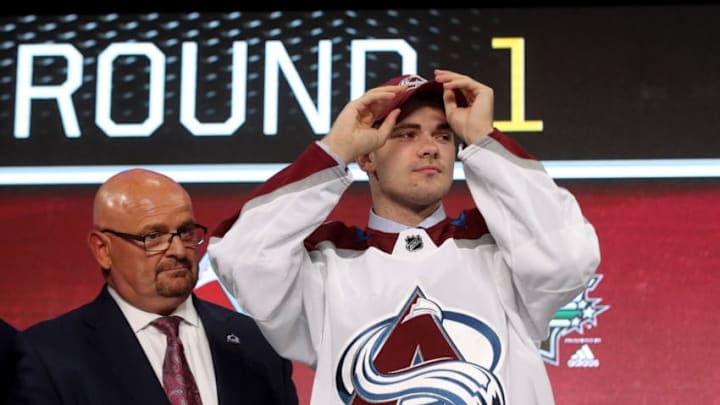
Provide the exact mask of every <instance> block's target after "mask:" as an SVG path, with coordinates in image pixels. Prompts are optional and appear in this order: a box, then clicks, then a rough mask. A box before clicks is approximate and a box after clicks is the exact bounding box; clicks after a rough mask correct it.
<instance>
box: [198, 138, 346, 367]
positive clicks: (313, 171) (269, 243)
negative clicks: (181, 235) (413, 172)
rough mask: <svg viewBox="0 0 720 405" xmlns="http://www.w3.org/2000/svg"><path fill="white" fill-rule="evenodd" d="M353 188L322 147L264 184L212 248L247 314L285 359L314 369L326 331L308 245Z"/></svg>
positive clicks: (319, 279)
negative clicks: (307, 241) (317, 349)
mask: <svg viewBox="0 0 720 405" xmlns="http://www.w3.org/2000/svg"><path fill="white" fill-rule="evenodd" d="M351 182H352V176H351V174H350V172H349V171H347V170H345V168H344V167H342V166H341V165H338V163H337V161H335V160H334V159H333V157H331V156H330V155H328V154H327V153H326V152H325V151H324V150H322V148H321V147H319V146H318V145H317V144H311V145H310V146H309V147H308V148H307V149H306V150H305V151H304V152H303V153H302V154H301V156H300V157H299V158H298V159H297V160H296V161H295V162H294V163H292V164H291V165H289V166H287V167H286V168H285V169H283V170H282V171H280V172H278V173H277V174H276V175H274V176H272V177H271V178H270V179H268V180H267V181H266V182H265V183H263V184H262V185H261V186H260V187H259V188H258V189H257V190H256V191H255V192H254V193H253V194H252V195H251V196H250V199H249V200H248V201H247V202H246V203H245V204H244V205H243V206H242V208H241V209H240V212H239V214H238V215H236V216H234V217H232V218H229V219H228V220H227V221H225V223H224V224H222V225H221V226H220V228H219V230H218V232H216V235H214V236H213V237H212V238H211V239H210V242H209V245H208V257H209V259H210V262H211V265H212V267H213V268H214V269H215V271H216V273H217V276H218V278H219V279H220V281H221V282H222V283H223V285H224V286H225V287H226V288H227V289H228V290H229V291H230V293H231V294H232V295H233V296H234V297H235V298H236V300H237V302H238V304H239V305H240V307H241V309H242V310H243V312H245V313H247V314H248V315H250V316H251V317H252V318H254V319H255V320H256V321H257V322H258V325H259V326H260V328H261V330H262V331H263V333H264V334H265V335H266V337H267V339H268V341H270V343H271V344H272V345H273V346H274V347H275V349H276V350H277V351H278V353H280V354H281V355H282V356H284V357H288V358H292V359H294V360H298V361H301V362H303V363H305V364H307V365H309V366H311V367H314V365H315V361H316V357H315V350H314V348H315V347H317V345H318V342H319V339H320V336H316V335H314V334H317V333H321V331H322V326H321V325H322V317H323V313H324V310H323V296H322V291H323V288H322V284H323V282H324V281H323V280H324V277H323V276H322V274H323V272H324V271H325V268H324V264H323V263H322V262H321V261H317V262H313V260H312V259H311V257H310V254H309V252H308V251H307V250H306V249H305V247H304V240H305V239H306V238H307V237H308V236H309V235H310V234H311V233H312V232H313V231H314V230H315V229H316V228H317V227H318V226H320V225H321V224H322V223H323V222H324V221H325V219H326V218H327V216H328V215H329V214H330V212H331V211H332V209H333V208H334V207H335V205H337V203H338V201H339V199H340V197H341V195H342V193H343V192H344V191H345V190H346V189H347V187H348V186H349V185H350V184H351Z"/></svg>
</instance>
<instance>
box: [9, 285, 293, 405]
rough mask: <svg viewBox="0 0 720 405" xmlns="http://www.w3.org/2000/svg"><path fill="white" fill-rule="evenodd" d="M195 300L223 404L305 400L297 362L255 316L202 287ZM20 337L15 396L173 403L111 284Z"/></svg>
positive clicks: (20, 400) (90, 402)
mask: <svg viewBox="0 0 720 405" xmlns="http://www.w3.org/2000/svg"><path fill="white" fill-rule="evenodd" d="M193 302H194V303H195V308H196V309H197V312H198V314H199V315H200V318H201V319H202V322H203V325H204V326H205V332H206V334H207V337H208V340H209V342H210V352H211V353H212V359H213V363H214V365H215V378H216V384H217V393H218V401H219V404H220V405H239V404H297V403H298V399H297V393H296V390H295V385H294V384H293V382H292V363H291V362H290V361H288V360H286V359H283V358H281V357H279V356H278V354H277V353H276V352H275V351H274V350H273V349H272V347H271V346H270V345H269V343H267V341H266V340H265V339H264V337H263V336H262V334H261V332H260V330H259V329H258V328H257V326H256V324H255V322H254V321H253V320H252V319H250V318H249V317H247V316H245V315H242V314H240V313H238V312H235V311H232V310H229V309H227V308H223V307H221V306H219V305H215V304H213V303H210V302H208V301H205V300H202V299H200V298H198V297H197V296H195V295H193ZM231 335H235V336H237V337H238V338H239V344H234V343H232V342H230V341H229V340H235V339H232V338H230V339H228V336H231ZM18 344H19V345H18V347H19V349H20V351H21V358H20V361H19V367H18V373H17V376H18V382H17V383H16V387H17V388H16V389H14V390H13V402H12V403H13V404H15V403H17V404H43V405H49V404H77V405H115V404H117V405H144V404H148V405H159V404H160V405H162V404H169V402H168V399H167V397H166V396H165V391H164V390H163V388H162V384H161V383H160V381H159V380H158V378H157V377H156V376H155V373H154V372H153V369H152V366H151V365H150V362H149V361H148V359H147V357H146V356H145V352H144V351H143V349H142V347H141V346H140V343H139V342H138V340H137V338H136V337H135V334H134V332H133V331H132V329H131V328H130V324H129V323H128V322H127V321H126V320H125V317H124V316H123V314H122V311H120V308H119V307H118V306H117V304H116V303H115V301H114V300H113V299H112V297H111V296H110V293H109V292H108V291H107V287H103V289H102V291H101V292H100V294H99V295H98V297H97V298H95V300H93V301H92V302H90V303H88V304H86V305H84V306H82V307H80V308H77V309H75V310H73V311H70V312H68V313H67V314H64V315H61V316H59V317H58V318H55V319H52V320H48V321H43V322H40V323H38V324H36V325H33V326H32V327H30V328H28V329H26V330H24V331H21V332H20V333H19V334H18Z"/></svg>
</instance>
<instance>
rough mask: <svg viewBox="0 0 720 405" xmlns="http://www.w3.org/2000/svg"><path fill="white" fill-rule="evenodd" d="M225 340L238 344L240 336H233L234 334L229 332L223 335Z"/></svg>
mask: <svg viewBox="0 0 720 405" xmlns="http://www.w3.org/2000/svg"><path fill="white" fill-rule="evenodd" d="M225 341H226V342H227V343H232V344H235V345H239V344H240V338H239V337H237V336H235V335H234V334H232V333H231V334H229V335H227V336H226V337H225Z"/></svg>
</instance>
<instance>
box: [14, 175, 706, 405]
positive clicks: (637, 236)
mask: <svg viewBox="0 0 720 405" xmlns="http://www.w3.org/2000/svg"><path fill="white" fill-rule="evenodd" d="M558 183H560V184H561V185H563V186H565V187H567V188H569V189H570V190H571V191H572V192H573V193H574V194H575V195H576V197H577V198H578V200H579V202H580V204H581V206H582V208H583V211H584V212H585V215H586V216H587V217H588V219H590V221H591V222H592V223H593V224H594V225H595V227H596V229H597V232H598V235H599V237H600V244H601V250H602V264H601V265H600V268H599V271H598V272H599V273H600V274H602V275H603V279H602V281H601V282H600V284H599V285H598V286H597V288H596V289H595V290H594V291H593V292H592V295H593V296H594V297H598V298H601V299H602V304H603V305H607V306H608V307H609V308H608V309H607V310H606V311H605V312H603V313H602V314H600V315H599V316H598V318H597V325H596V326H595V327H594V328H592V329H590V330H588V331H585V332H584V333H583V334H582V335H580V334H578V333H571V334H569V335H566V336H565V337H564V338H572V337H585V338H591V339H593V342H594V343H593V344H592V345H590V347H591V349H592V352H593V353H594V355H595V358H596V359H597V360H598V361H599V366H598V367H595V368H569V367H567V365H566V362H567V359H568V358H569V356H571V355H572V354H573V353H575V351H576V350H577V349H578V348H579V347H580V344H579V343H572V342H570V341H563V340H561V347H560V359H559V364H558V365H557V366H555V365H550V364H548V365H547V368H548V370H549V373H550V378H551V380H552V383H553V387H554V390H555V395H556V400H557V403H558V405H571V404H573V405H582V404H608V403H612V404H628V405H630V404H632V405H638V404H686V403H694V404H709V405H720V388H719V386H720V371H719V370H720V368H719V367H718V365H719V364H720V345H718V337H719V336H720V322H718V320H717V319H718V317H717V315H716V314H715V311H716V308H717V307H718V304H720V277H718V275H719V274H718V273H719V272H720V180H718V179H709V180H698V179H679V180H583V181H559V182H558ZM254 187H255V185H254V184H228V185H217V184H213V185H206V184H186V188H187V189H188V191H189V192H190V193H191V195H192V196H193V199H194V204H195V213H196V218H197V220H198V221H199V222H201V223H204V224H206V225H208V226H210V227H211V228H213V227H214V226H216V225H217V224H218V223H219V222H220V221H221V220H222V219H224V218H225V217H226V216H228V215H230V214H232V213H233V212H235V210H236V209H237V208H238V207H239V206H240V205H241V204H242V203H243V202H244V201H245V199H246V198H247V196H248V193H249V192H250V190H252V189H253V188H254ZM366 187H367V184H364V183H357V184H354V185H353V186H352V187H351V188H350V189H349V190H348V192H347V194H346V196H345V197H344V198H343V200H342V201H341V204H340V205H339V206H338V208H337V209H336V210H335V211H334V212H333V213H332V215H331V216H332V217H334V218H340V219H344V220H346V221H347V222H350V223H353V224H358V225H362V224H364V222H365V220H366V219H367V211H368V209H369V207H370V201H369V198H368V197H367V195H366ZM95 189H96V186H95V185H89V186H52V187H0V224H2V226H3V230H4V232H2V233H0V249H1V252H2V258H3V259H4V263H3V266H2V270H0V271H1V272H2V277H1V278H0V280H2V281H1V282H0V317H2V318H3V319H5V320H7V321H8V322H9V323H11V324H12V325H14V326H15V327H17V328H19V329H23V328H25V327H27V326H29V325H31V324H33V323H35V322H37V321H39V320H42V319H46V318H50V317H54V316H56V315H59V314H60V313H62V312H65V311H67V310H70V309H72V308H74V307H76V306H78V305H81V304H83V303H85V302H87V301H89V300H91V299H92V298H94V297H95V295H96V294H97V293H98V290H99V288H100V286H101V285H102V283H103V280H102V277H101V275H100V271H99V270H98V268H97V266H96V265H95V263H94V261H93V259H92V257H91V255H90V252H89V250H88V248H87V246H86V244H85V238H86V235H87V232H88V230H89V229H90V227H91V209H92V200H93V195H94V192H95ZM468 198H469V197H468V195H467V193H466V191H465V187H464V185H462V184H460V183H458V184H455V185H454V187H453V190H452V192H451V194H450V195H449V196H448V198H447V200H446V207H447V211H448V212H449V213H450V214H455V213H456V212H457V211H458V210H459V209H460V208H462V207H463V206H464V205H466V204H467V203H468V202H469V199H468ZM203 253H204V252H203ZM199 293H200V294H201V295H203V294H206V292H203V291H199ZM295 380H296V383H297V385H298V389H299V391H300V396H301V403H302V404H307V403H308V401H309V393H310V384H311V382H312V371H310V370H309V369H308V368H307V367H305V366H303V365H301V364H296V373H295ZM513 405H518V404H513ZM520 405H521V404H520Z"/></svg>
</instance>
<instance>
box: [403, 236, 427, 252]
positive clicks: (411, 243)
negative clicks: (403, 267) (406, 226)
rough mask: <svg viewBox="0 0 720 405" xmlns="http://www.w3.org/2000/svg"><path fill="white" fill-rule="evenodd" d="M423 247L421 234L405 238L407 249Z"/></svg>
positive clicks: (411, 250)
mask: <svg viewBox="0 0 720 405" xmlns="http://www.w3.org/2000/svg"><path fill="white" fill-rule="evenodd" d="M422 248H423V241H422V238H421V237H420V235H411V236H408V237H406V238H405V249H407V250H408V251H410V252H414V251H416V250H420V249H422Z"/></svg>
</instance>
